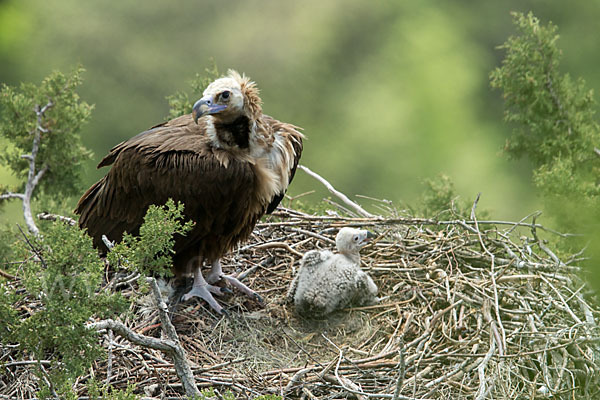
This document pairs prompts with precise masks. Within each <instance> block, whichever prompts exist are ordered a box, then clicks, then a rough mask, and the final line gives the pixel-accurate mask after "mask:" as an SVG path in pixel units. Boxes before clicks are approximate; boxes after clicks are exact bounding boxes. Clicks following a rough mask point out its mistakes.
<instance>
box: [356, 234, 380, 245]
mask: <svg viewBox="0 0 600 400" xmlns="http://www.w3.org/2000/svg"><path fill="white" fill-rule="evenodd" d="M366 232H367V236H365V237H364V238H363V239H362V240H361V244H360V245H361V247H362V246H366V245H367V243H370V242H371V240H373V239H374V238H376V237H377V235H375V234H374V233H373V232H371V231H366Z"/></svg>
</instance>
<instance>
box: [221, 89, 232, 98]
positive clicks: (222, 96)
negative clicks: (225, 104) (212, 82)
mask: <svg viewBox="0 0 600 400" xmlns="http://www.w3.org/2000/svg"><path fill="white" fill-rule="evenodd" d="M229 95H231V92H230V91H228V90H226V91H224V92H223V93H221V99H223V100H228V99H229Z"/></svg>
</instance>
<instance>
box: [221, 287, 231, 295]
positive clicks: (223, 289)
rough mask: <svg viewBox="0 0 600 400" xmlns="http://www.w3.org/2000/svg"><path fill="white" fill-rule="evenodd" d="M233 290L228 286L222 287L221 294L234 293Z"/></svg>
mask: <svg viewBox="0 0 600 400" xmlns="http://www.w3.org/2000/svg"><path fill="white" fill-rule="evenodd" d="M232 293H233V290H231V289H229V288H228V287H222V288H221V294H232Z"/></svg>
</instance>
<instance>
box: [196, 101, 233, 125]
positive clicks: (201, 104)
mask: <svg viewBox="0 0 600 400" xmlns="http://www.w3.org/2000/svg"><path fill="white" fill-rule="evenodd" d="M226 108H227V106H226V105H223V104H213V101H212V99H211V98H210V97H203V98H201V99H200V100H198V101H197V102H196V103H195V104H194V107H193V108H192V117H193V118H194V122H195V123H196V124H197V123H198V119H199V118H200V117H202V116H204V115H208V114H216V113H218V112H220V111H223V110H224V109H226Z"/></svg>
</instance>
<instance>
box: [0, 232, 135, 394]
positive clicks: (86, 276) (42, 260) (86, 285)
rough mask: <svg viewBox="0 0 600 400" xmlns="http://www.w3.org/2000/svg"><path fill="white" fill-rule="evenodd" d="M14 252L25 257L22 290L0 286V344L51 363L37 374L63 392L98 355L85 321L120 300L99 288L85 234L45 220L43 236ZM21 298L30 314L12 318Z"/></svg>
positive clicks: (115, 308) (121, 305)
mask: <svg viewBox="0 0 600 400" xmlns="http://www.w3.org/2000/svg"><path fill="white" fill-rule="evenodd" d="M16 251H17V252H20V253H21V256H22V257H21V258H22V259H24V260H26V261H25V264H24V265H23V270H22V273H21V274H20V277H21V284H22V285H23V288H24V289H25V290H24V292H25V293H23V291H22V290H19V291H17V290H15V289H13V288H12V286H8V285H6V284H2V285H1V286H0V290H1V291H2V292H3V296H1V298H0V315H1V316H2V321H3V328H2V329H1V330H0V334H1V336H0V342H1V343H3V344H7V343H18V345H19V348H20V350H21V352H22V354H23V355H26V354H27V355H28V357H31V358H32V359H37V360H50V361H51V364H52V365H51V366H49V367H46V369H45V370H42V369H41V367H40V369H39V370H38V372H39V373H40V374H43V375H44V376H46V375H47V378H48V380H49V382H51V383H52V386H53V390H55V391H56V392H57V393H63V394H66V393H68V392H70V387H71V385H72V383H73V381H74V379H75V378H76V377H78V376H80V375H82V374H84V373H85V372H86V371H87V369H88V368H89V366H90V365H91V363H92V362H93V361H94V360H96V359H98V358H99V357H101V356H102V355H103V350H102V348H101V347H100V346H99V344H98V337H97V336H98V335H97V333H96V332H95V331H93V330H89V329H87V328H86V326H85V324H86V323H87V322H88V321H89V320H90V318H92V317H100V318H105V317H109V316H112V315H115V314H118V313H120V312H123V311H124V309H125V308H126V307H125V306H126V302H125V301H124V300H123V299H122V297H121V296H120V295H118V294H114V293H110V292H107V291H105V290H103V289H102V288H101V283H102V277H103V271H104V265H103V263H102V261H101V260H100V258H99V257H98V253H97V251H96V250H95V249H94V248H93V247H92V240H91V238H90V237H89V236H87V235H86V234H85V233H84V232H83V231H81V230H80V229H78V228H77V227H72V226H69V225H67V224H64V223H61V222H56V223H52V224H49V225H48V226H46V227H45V230H44V234H43V235H40V236H34V237H31V238H29V239H27V240H22V241H21V243H20V244H19V247H18V249H17V250H16ZM17 293H18V294H17ZM23 296H28V298H29V299H35V300H36V303H37V304H38V306H37V307H36V308H35V309H34V311H33V313H32V314H30V315H29V314H27V315H23V316H17V315H16V314H15V311H14V309H15V308H14V304H15V303H16V301H18V300H19V298H20V297H23ZM11 308H12V310H11ZM17 317H18V318H17ZM46 371H47V372H46ZM40 382H44V380H43V379H42V380H40ZM49 389H50V388H48V387H46V388H45V389H44V390H42V392H43V394H44V395H43V396H42V394H40V397H45V395H47V394H48V393H49V392H47V390H49Z"/></svg>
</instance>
